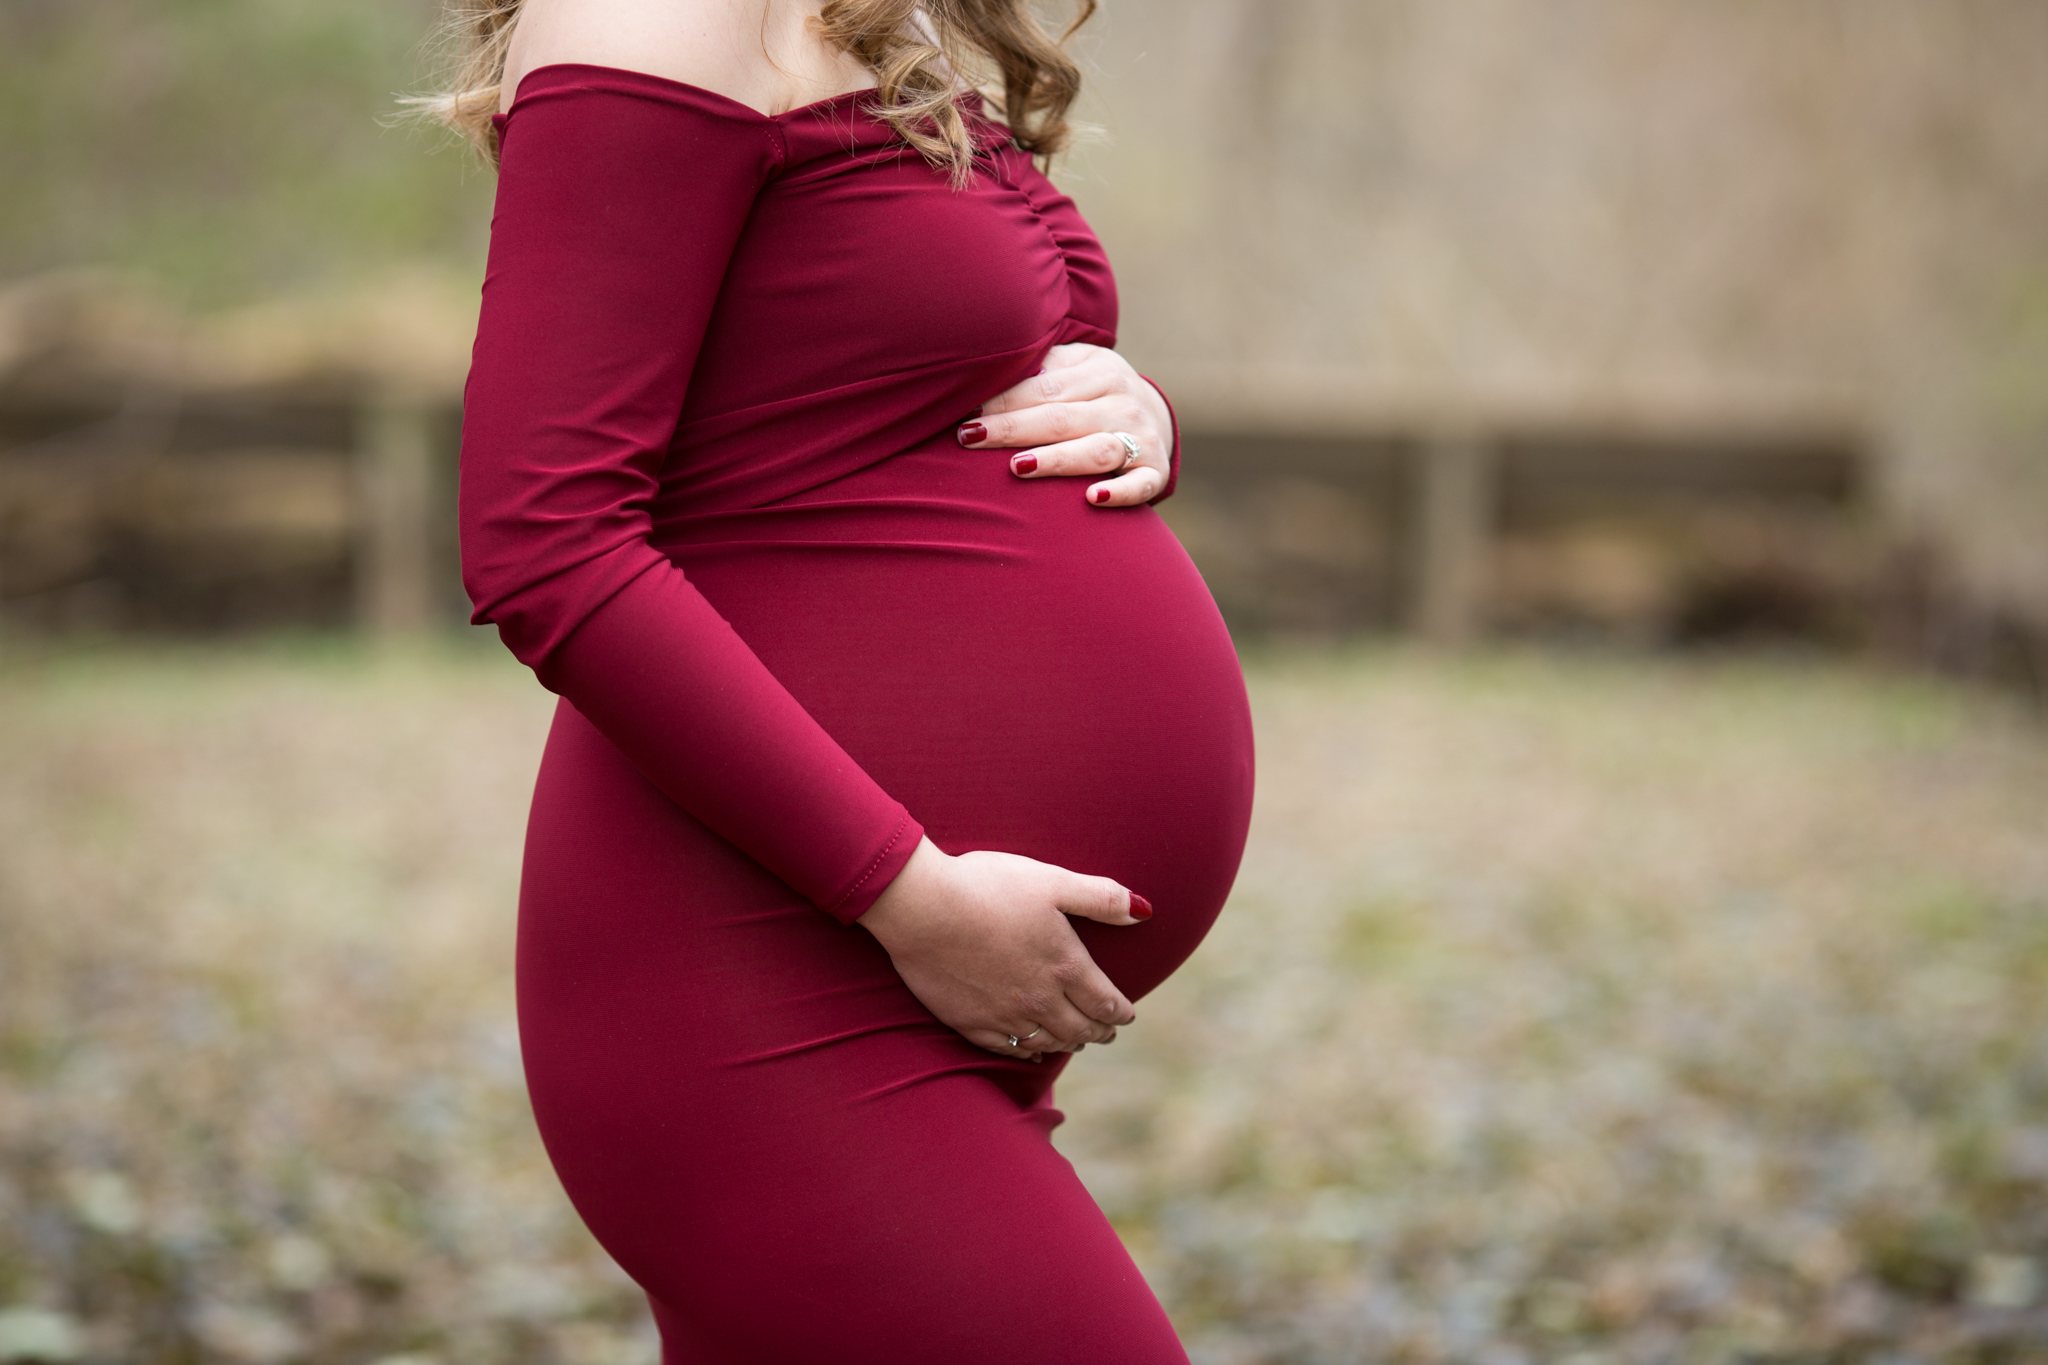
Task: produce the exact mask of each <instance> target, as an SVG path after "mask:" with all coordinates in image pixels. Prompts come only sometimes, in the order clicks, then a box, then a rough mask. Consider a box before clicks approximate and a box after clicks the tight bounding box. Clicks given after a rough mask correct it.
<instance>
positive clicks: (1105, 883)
mask: <svg viewBox="0 0 2048 1365" xmlns="http://www.w3.org/2000/svg"><path fill="white" fill-rule="evenodd" d="M1068 875H1069V880H1068V881H1067V882H1066V883H1065V884H1064V885H1063V886H1061V887H1060V888H1059V890H1058V892H1057V894H1056V895H1055V897H1054V903H1055V904H1056V905H1058V906H1059V908H1060V909H1061V911H1063V912H1064V913H1066V914H1069V915H1072V916H1074V917H1075V918H1076V919H1092V920H1094V921H1095V922H1096V923H1098V924H1143V923H1144V922H1145V921H1146V920H1148V919H1151V918H1152V903H1151V902H1150V901H1148V900H1146V899H1145V898H1144V897H1143V896H1141V895H1139V894H1138V893H1137V892H1135V891H1131V890H1127V889H1126V888H1124V887H1123V886H1120V885H1119V884H1117V883H1116V882H1113V881H1111V880H1110V879H1109V878H1107V877H1083V876H1081V875H1080V874H1079V873H1070V874H1068Z"/></svg>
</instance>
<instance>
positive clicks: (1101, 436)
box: [1010, 431, 1143, 479]
mask: <svg viewBox="0 0 2048 1365" xmlns="http://www.w3.org/2000/svg"><path fill="white" fill-rule="evenodd" d="M1142 446H1143V442H1142V441H1141V442H1140V447H1141V448H1142ZM1123 463H1124V443H1123V442H1122V441H1119V440H1118V439H1117V438H1116V433H1115V432H1113V431H1097V432H1092V433H1090V434H1089V435H1086V436H1077V437H1075V438H1074V439H1073V440H1071V441H1057V442H1055V443H1053V444H1052V445H1046V446H1038V447H1036V448H1035V449H1032V450H1020V451H1018V452H1017V453H1016V454H1015V455H1012V456H1011V457H1010V472H1011V473H1012V474H1015V475H1017V476H1018V477H1019V478H1026V479H1029V478H1040V479H1047V478H1066V477H1068V476H1070V475H1074V474H1109V473H1113V472H1115V471H1116V470H1118V469H1121V468H1122V467H1123Z"/></svg>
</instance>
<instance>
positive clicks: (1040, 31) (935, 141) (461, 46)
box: [401, 0, 1096, 184]
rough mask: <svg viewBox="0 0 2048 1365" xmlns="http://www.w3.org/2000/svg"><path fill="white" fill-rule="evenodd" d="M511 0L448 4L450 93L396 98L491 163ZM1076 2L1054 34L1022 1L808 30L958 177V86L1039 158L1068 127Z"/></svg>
mask: <svg viewBox="0 0 2048 1365" xmlns="http://www.w3.org/2000/svg"><path fill="white" fill-rule="evenodd" d="M521 3H522V0H450V5H449V17H448V21H447V25H446V28H445V30H444V36H445V38H446V40H447V42H448V45H449V46H451V47H452V48H453V49H454V52H455V59H454V62H453V66H454V73H453V80H452V81H451V82H450V84H451V85H452V87H453V88H452V89H447V90H443V91H442V92H440V93H438V94H433V95H417V96H413V97H411V98H408V99H405V100H403V101H401V102H402V103H403V104H405V105H406V106H408V107H409V108H410V109H411V110H412V111H413V112H414V113H416V114H418V115H422V116H424V117H427V118H430V119H432V120H434V121H436V122H439V123H442V124H445V125H446V126H448V127H449V128H452V129H454V130H455V131H456V132H458V133H460V134H461V135H462V136H463V137H464V138H465V139H467V140H468V142H469V143H470V145H471V146H473V147H475V148H476V150H477V151H478V152H479V153H480V154H481V155H482V156H483V157H484V158H485V159H487V160H488V161H490V162H491V163H492V164H493V165H495V164H496V163H497V159H498V134H497V130H496V128H494V127H493V126H492V124H491V115H493V114H495V113H497V112H498V97H499V87H500V85H501V84H502V83H503V81H504V78H505V53H506V50H507V49H508V48H509V47H510V46H511V44H512V29H513V26H514V25H515V24H517V23H518V22H519V7H520V5H521ZM1095 9H1096V0H1075V14H1074V18H1073V20H1072V21H1071V22H1070V23H1068V25H1067V26H1066V28H1065V29H1064V30H1063V31H1062V32H1061V33H1060V35H1059V36H1058V37H1057V38H1055V37H1053V36H1052V35H1051V34H1050V33H1048V32H1047V31H1046V29H1045V27H1044V26H1043V25H1042V24H1040V23H1039V21H1038V17H1037V16H1036V15H1035V14H1033V13H1032V9H1031V4H1030V0H825V5H824V7H823V8H822V9H821V10H820V11H819V12H818V15H817V17H815V18H813V19H812V20H810V24H811V27H812V29H813V31H814V32H816V33H817V34H818V36H820V37H821V38H823V39H824V40H825V41H826V42H828V43H830V44H832V45H833V46H834V47H837V48H840V49H842V50H843V51H845V52H847V53H849V54H851V55H852V56H853V57H854V58H856V59H857V60H858V61H859V62H860V63H861V64H862V65H863V66H865V67H867V68H868V70H870V71H872V72H874V73H875V84H876V90H875V97H876V108H877V111H878V112H879V113H880V115H881V116H882V117H883V118H884V119H886V120H888V122H889V123H890V124H891V125H892V126H893V127H894V128H895V129H896V131H897V132H898V133H899V134H901V135H902V137H903V140H904V141H905V142H908V143H909V144H910V145H911V146H912V147H915V148H916V149H917V150H918V151H919V152H921V153H922V154H923V155H924V157H925V159H926V160H928V161H930V162H931V163H932V164H933V165H936V166H941V167H944V168H945V169H946V170H948V171H949V172H950V173H951V174H952V176H953V179H954V181H955V183H956V184H957V183H961V182H963V181H965V179H966V178H967V175H968V172H969V169H970V168H971V166H972V164H973V157H974V144H973V141H972V140H971V138H970V137H969V135H968V132H967V125H966V123H965V122H964V121H963V120H962V118H961V116H960V110H959V108H958V107H957V106H956V105H955V103H954V98H953V97H954V95H955V94H956V93H958V91H959V90H960V88H961V85H962V84H963V83H964V84H965V85H966V86H967V87H969V88H972V89H983V88H991V89H992V91H993V92H994V93H995V94H996V99H997V102H998V105H999V107H1000V108H1001V110H1002V113H1003V120H1004V122H1005V123H1007V124H1008V125H1009V128H1010V132H1011V135H1012V136H1014V137H1015V138H1016V140H1017V145H1018V146H1019V147H1022V148H1023V149H1024V150H1025V151H1027V152H1030V153H1031V154H1032V155H1034V156H1036V157H1038V158H1040V159H1041V160H1046V159H1049V158H1051V157H1052V156H1053V155H1055V154H1056V153H1058V152H1059V151H1061V150H1062V149H1063V148H1065V147H1066V145H1067V143H1068V141H1069V139H1070V138H1071V137H1072V135H1073V132H1074V125H1073V124H1072V123H1070V122H1069V120H1068V119H1067V110H1068V109H1069V108H1070V107H1071V106H1072V105H1073V103H1074V99H1075V97H1076V96H1078V95H1079V94H1080V93H1081V68H1080V67H1079V66H1078V65H1077V64H1076V63H1075V62H1074V59H1073V58H1072V57H1070V56H1069V55H1067V51H1066V42H1067V39H1069V38H1071V37H1073V36H1074V32H1075V30H1077V29H1079V28H1080V27H1081V25H1083V24H1085V23H1087V22H1088V20H1089V18H1090V16H1092V15H1093V14H1094V13H1095Z"/></svg>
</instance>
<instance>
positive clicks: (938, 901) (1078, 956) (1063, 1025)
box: [856, 839, 1152, 1061]
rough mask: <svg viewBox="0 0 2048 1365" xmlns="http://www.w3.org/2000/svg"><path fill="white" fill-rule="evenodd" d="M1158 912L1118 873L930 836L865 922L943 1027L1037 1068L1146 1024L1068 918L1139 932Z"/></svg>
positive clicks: (875, 905) (864, 918) (912, 989)
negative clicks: (1042, 1058)
mask: <svg viewBox="0 0 2048 1365" xmlns="http://www.w3.org/2000/svg"><path fill="white" fill-rule="evenodd" d="M1151 914H1152V907H1151V906H1150V905H1148V904H1147V903H1146V902H1145V898H1144V897H1142V896H1137V895H1133V894H1132V893H1131V892H1129V891H1127V890H1125V889H1124V888H1123V887H1121V886H1118V885H1117V884H1116V883H1115V882H1113V881H1111V880H1109V878H1107V877H1084V876H1082V875H1081V874H1080V873H1078V872H1069V871H1067V870H1066V869H1065V868H1060V867H1054V866H1052V865H1051V864H1049V863H1040V862H1034V861H1032V860H1031V859H1029V858H1020V857H1018V856H1016V855H1015V854H1011V853H963V854H961V855H960V856H959V857H957V858H953V857H948V856H947V855H946V854H944V853H942V852H940V851H939V848H938V846H937V845H935V844H934V843H932V841H931V840H929V839H926V840H925V841H924V842H923V843H921V844H919V845H918V847H917V851H916V852H915V853H913V854H911V855H910V861H909V862H908V863H906V864H904V867H903V870H902V871H901V872H899V873H897V874H896V880H895V881H893V882H891V883H889V886H888V889H887V890H885V891H883V892H882V894H881V896H880V898H878V899H877V900H876V901H875V903H874V904H873V905H872V906H870V907H868V911H867V913H866V914H864V915H862V916H861V917H860V919H859V920H858V921H856V922H857V923H859V924H860V925H861V926H862V927H864V928H865V929H866V930H867V931H868V932H869V933H871V934H873V935H874V936H875V937H876V938H877V939H878V940H880V941H881V944H882V946H883V947H884V948H886V949H888V951H889V957H890V959H891V960H892V961H893V962H894V963H895V964H896V971H897V973H898V974H899V975H901V976H902V978H903V981H904V984H906V985H908V986H909V987H910V990H911V993H912V994H913V995H915V996H916V997H917V998H918V999H919V1000H921V1001H923V1002H924V1005H925V1008H926V1009H929V1010H930V1011H931V1012H932V1013H933V1014H935V1015H937V1016H938V1017H939V1021H940V1022H941V1023H943V1024H945V1025H946V1026H947V1027H949V1028H951V1029H952V1030H953V1031H954V1032H956V1033H958V1034H960V1035H961V1036H962V1037H963V1038H966V1039H967V1040H968V1041H969V1042H971V1043H974V1044H975V1045H977V1046H979V1047H984V1048H987V1049H988V1050H989V1051H990V1052H995V1053H1000V1054H1001V1055H1003V1056H1005V1057H1028V1058H1030V1059H1031V1060H1033V1061H1036V1060H1038V1057H1039V1054H1041V1053H1046V1052H1065V1051H1068V1050H1070V1049H1073V1048H1078V1047H1081V1046H1083V1045H1084V1044H1087V1043H1107V1042H1109V1041H1111V1040H1113V1039H1114V1038H1115V1037H1116V1030H1117V1026H1118V1025H1120V1024H1128V1023H1130V1022H1131V1021H1132V1020H1133V1019H1136V1018H1137V1017H1138V1015H1137V1011H1135V1010H1133V1009H1132V1008H1131V1002H1130V1001H1129V1000H1126V999H1125V998H1124V993H1123V992H1122V991H1120V990H1118V989H1117V988H1116V986H1115V985H1114V984H1113V983H1112V982H1111V981H1110V979H1109V978H1108V977H1107V976H1105V975H1104V974H1103V971H1102V969H1101V968H1100V967H1098V966H1096V965H1095V961H1094V959H1093V958H1091V957H1089V956H1088V950H1087V949H1086V948H1084V947H1082V946H1081V940H1080V938H1079V937H1078V936H1077V935H1076V934H1075V933H1074V926H1073V925H1071V924H1069V923H1068V922H1067V916H1069V915H1081V916H1085V917H1087V918H1088V919H1092V920H1097V921H1099V922H1101V923H1103V924H1138V923H1140V922H1142V921H1143V920H1145V919H1147V918H1149V917H1150V916H1151ZM1011 1038H1016V1039H1017V1040H1018V1043H1017V1046H1015V1047H1012V1046H1010V1039H1011Z"/></svg>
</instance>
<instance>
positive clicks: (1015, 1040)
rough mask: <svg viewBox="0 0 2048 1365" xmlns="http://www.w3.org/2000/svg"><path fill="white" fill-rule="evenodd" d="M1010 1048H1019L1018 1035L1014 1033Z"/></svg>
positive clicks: (1011, 1036)
mask: <svg viewBox="0 0 2048 1365" xmlns="http://www.w3.org/2000/svg"><path fill="white" fill-rule="evenodd" d="M1010 1046H1011V1047H1015V1046H1017V1035H1016V1034H1014V1033H1013V1034H1011V1035H1010Z"/></svg>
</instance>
